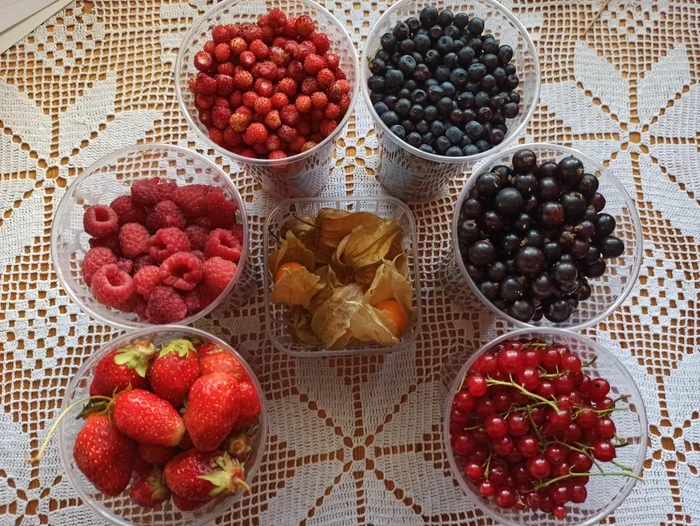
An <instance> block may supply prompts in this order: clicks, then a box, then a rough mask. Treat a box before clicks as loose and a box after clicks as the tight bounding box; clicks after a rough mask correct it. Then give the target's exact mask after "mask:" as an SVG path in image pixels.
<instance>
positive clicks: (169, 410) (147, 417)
mask: <svg viewBox="0 0 700 526" xmlns="http://www.w3.org/2000/svg"><path fill="white" fill-rule="evenodd" d="M112 418H113V419H114V424H115V425H116V426H117V429H119V431H121V432H122V433H124V434H125V435H126V436H128V437H129V438H132V439H133V440H136V441H137V442H141V443H145V444H152V445H154V446H176V445H178V444H179V443H180V440H182V435H184V434H185V425H184V423H183V421H182V418H180V415H179V413H178V412H177V411H176V410H175V409H174V408H173V406H172V405H170V403H168V402H166V401H165V400H163V399H162V398H160V397H158V396H156V395H155V394H153V393H151V392H149V391H144V390H143V389H133V390H131V391H123V392H122V393H119V394H118V395H117V396H116V398H115V399H114V409H113V416H112Z"/></svg>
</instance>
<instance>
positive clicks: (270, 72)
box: [253, 60, 277, 96]
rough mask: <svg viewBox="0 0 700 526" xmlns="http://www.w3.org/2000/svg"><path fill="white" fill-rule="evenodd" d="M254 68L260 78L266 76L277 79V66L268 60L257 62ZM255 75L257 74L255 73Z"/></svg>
mask: <svg viewBox="0 0 700 526" xmlns="http://www.w3.org/2000/svg"><path fill="white" fill-rule="evenodd" d="M253 69H254V70H255V72H256V73H257V77H258V78H264V79H267V80H270V81H276V80H277V66H275V65H274V64H273V63H272V62H270V61H267V60H266V61H265V62H259V63H256V64H255V66H253ZM253 76H256V75H255V74H253ZM268 96H269V95H268Z"/></svg>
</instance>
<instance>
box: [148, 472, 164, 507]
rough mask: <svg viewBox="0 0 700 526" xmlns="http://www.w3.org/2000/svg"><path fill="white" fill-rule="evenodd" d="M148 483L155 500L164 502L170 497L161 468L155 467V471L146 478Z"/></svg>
mask: <svg viewBox="0 0 700 526" xmlns="http://www.w3.org/2000/svg"><path fill="white" fill-rule="evenodd" d="M146 483H147V484H148V487H149V489H150V490H151V498H152V499H153V500H155V501H162V500H165V499H167V498H168V497H169V496H170V490H169V489H168V487H167V486H166V485H165V479H163V472H162V471H161V470H160V469H159V468H157V467H153V470H152V471H151V472H150V473H149V474H148V476H147V477H146Z"/></svg>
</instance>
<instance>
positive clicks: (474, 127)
mask: <svg viewBox="0 0 700 526" xmlns="http://www.w3.org/2000/svg"><path fill="white" fill-rule="evenodd" d="M464 132H465V133H466V134H467V135H468V136H469V138H470V139H473V140H477V139H479V138H480V137H481V135H482V134H483V133H484V127H483V126H482V125H481V124H480V123H478V122H477V121H470V122H468V123H467V125H466V126H465V127H464Z"/></svg>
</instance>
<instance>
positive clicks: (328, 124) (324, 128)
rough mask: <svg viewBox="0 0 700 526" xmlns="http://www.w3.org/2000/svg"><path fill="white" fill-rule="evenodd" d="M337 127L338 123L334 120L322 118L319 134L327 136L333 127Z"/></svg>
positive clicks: (332, 130) (333, 129)
mask: <svg viewBox="0 0 700 526" xmlns="http://www.w3.org/2000/svg"><path fill="white" fill-rule="evenodd" d="M337 127H338V123H337V122H335V121H331V120H328V119H324V120H323V121H322V122H321V135H323V137H328V136H329V135H330V134H331V133H333V132H334V131H335V129H336V128H337Z"/></svg>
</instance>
